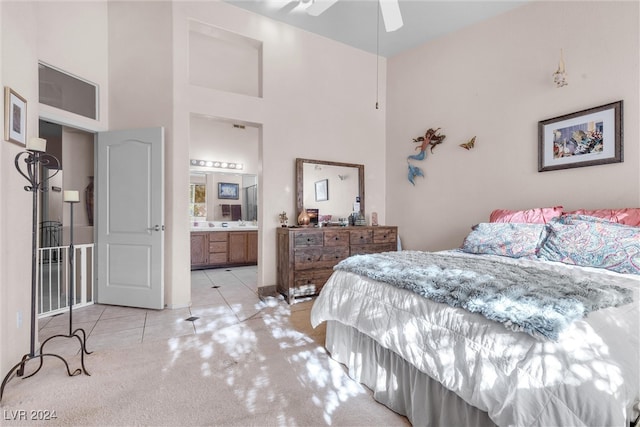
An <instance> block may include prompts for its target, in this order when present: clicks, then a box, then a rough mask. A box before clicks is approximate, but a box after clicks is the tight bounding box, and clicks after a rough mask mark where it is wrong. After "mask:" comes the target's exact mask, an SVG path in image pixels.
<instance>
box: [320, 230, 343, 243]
mask: <svg viewBox="0 0 640 427" xmlns="http://www.w3.org/2000/svg"><path fill="white" fill-rule="evenodd" d="M324 245H325V246H349V232H348V231H337V230H336V231H333V230H332V231H325V232H324Z"/></svg>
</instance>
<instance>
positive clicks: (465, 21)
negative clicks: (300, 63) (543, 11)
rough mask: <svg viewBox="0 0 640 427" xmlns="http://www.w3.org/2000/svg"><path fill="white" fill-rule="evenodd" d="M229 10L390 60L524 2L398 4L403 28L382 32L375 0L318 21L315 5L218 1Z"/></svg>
mask: <svg viewBox="0 0 640 427" xmlns="http://www.w3.org/2000/svg"><path fill="white" fill-rule="evenodd" d="M224 1H225V2H227V3H231V4H233V5H235V6H238V7H241V8H243V9H247V10H250V11H252V12H255V13H258V14H260V15H264V16H268V17H269V18H272V19H275V20H277V21H281V22H284V23H287V24H290V25H293V26H295V27H299V28H302V29H304V30H307V31H310V32H312V33H316V34H320V35H322V36H325V37H327V38H330V39H333V40H337V41H339V42H342V43H345V44H348V45H351V46H353V47H356V48H358V49H362V50H365V51H368V52H371V53H376V51H378V52H379V54H380V56H384V57H387V58H389V57H391V56H394V55H396V54H398V53H400V52H403V51H405V50H408V49H411V48H414V47H416V46H419V45H421V44H423V43H425V42H427V41H428V40H431V39H434V38H437V37H440V36H442V35H445V34H448V33H451V32H453V31H456V30H459V29H461V28H463V27H466V26H468V25H472V24H474V23H476V22H479V21H482V20H485V19H488V18H490V17H492V16H495V15H498V14H500V13H503V12H506V11H508V10H510V9H513V8H515V7H518V6H521V5H523V4H525V3H526V2H527V1H530V0H518V1H511V0H499V1H482V0H472V1H458V0H449V1H431V0H398V1H399V7H400V12H401V14H402V19H403V21H404V25H403V26H402V27H401V28H400V29H398V30H396V31H394V32H390V33H387V32H386V31H385V28H384V23H383V20H382V18H380V20H379V25H380V31H379V42H378V40H377V37H378V36H377V34H376V33H377V32H376V29H377V25H378V0H338V1H337V2H336V3H335V4H334V5H332V6H331V7H329V9H327V10H326V11H325V12H324V13H322V14H321V15H320V16H311V15H309V14H308V13H306V11H305V7H306V6H309V5H310V4H311V3H312V2H313V1H317V0H224ZM382 1H385V0H382Z"/></svg>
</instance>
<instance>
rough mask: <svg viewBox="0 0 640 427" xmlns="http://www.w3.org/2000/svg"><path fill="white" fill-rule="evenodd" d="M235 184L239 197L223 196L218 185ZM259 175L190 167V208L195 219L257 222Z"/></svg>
mask: <svg viewBox="0 0 640 427" xmlns="http://www.w3.org/2000/svg"><path fill="white" fill-rule="evenodd" d="M220 183H223V184H233V185H237V186H238V188H239V191H238V197H237V198H234V199H232V200H227V199H225V198H220V197H219V193H218V184H220ZM257 187H258V177H257V175H252V174H239V173H224V172H212V171H203V170H197V169H194V168H191V170H190V178H189V211H190V216H191V219H192V220H193V221H238V220H243V221H257V220H258V190H257Z"/></svg>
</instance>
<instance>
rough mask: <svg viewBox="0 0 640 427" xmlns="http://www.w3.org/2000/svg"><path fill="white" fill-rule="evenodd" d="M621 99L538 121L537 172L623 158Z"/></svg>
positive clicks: (599, 163)
mask: <svg viewBox="0 0 640 427" xmlns="http://www.w3.org/2000/svg"><path fill="white" fill-rule="evenodd" d="M622 120H623V111H622V101H617V102H612V103H610V104H605V105H600V106H598V107H594V108H588V109H586V110H582V111H578V112H575V113H571V114H565V115H563V116H558V117H554V118H552V119H547V120H542V121H540V122H538V172H546V171H553V170H559V169H568V168H577V167H584V166H595V165H603V164H608V163H621V162H622V161H623V141H622V139H623V132H622Z"/></svg>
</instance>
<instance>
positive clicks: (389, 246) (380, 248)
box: [350, 243, 398, 255]
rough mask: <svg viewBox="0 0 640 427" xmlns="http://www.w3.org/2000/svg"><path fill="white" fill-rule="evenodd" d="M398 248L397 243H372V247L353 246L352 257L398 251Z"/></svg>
mask: <svg viewBox="0 0 640 427" xmlns="http://www.w3.org/2000/svg"><path fill="white" fill-rule="evenodd" d="M397 249H398V246H397V245H396V244H395V243H372V244H370V245H353V246H351V252H350V253H351V255H364V254H375V253H378V252H390V251H396V250H397Z"/></svg>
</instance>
